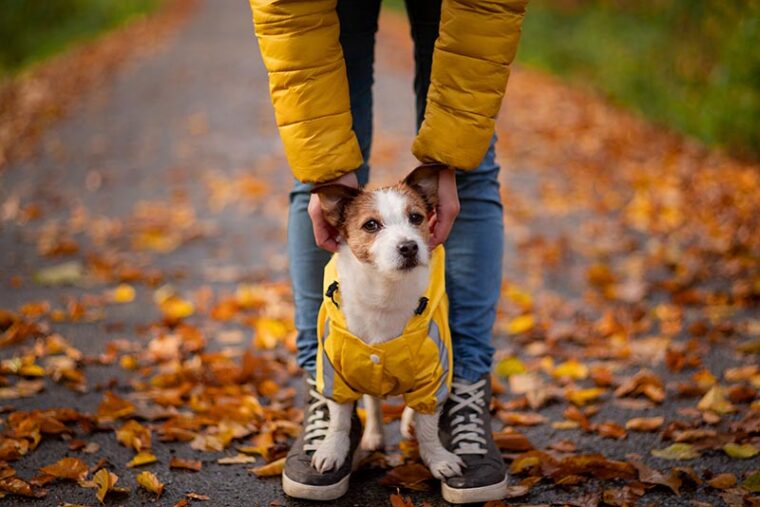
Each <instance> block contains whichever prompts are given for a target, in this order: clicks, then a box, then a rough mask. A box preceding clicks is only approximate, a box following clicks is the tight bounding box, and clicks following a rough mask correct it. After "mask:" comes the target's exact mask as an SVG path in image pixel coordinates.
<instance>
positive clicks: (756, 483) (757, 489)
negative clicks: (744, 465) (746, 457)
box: [742, 470, 760, 493]
mask: <svg viewBox="0 0 760 507" xmlns="http://www.w3.org/2000/svg"><path fill="white" fill-rule="evenodd" d="M742 488H744V489H746V490H747V491H749V492H750V493H760V470H755V471H754V472H751V473H750V474H749V475H747V477H746V478H745V479H744V481H742Z"/></svg>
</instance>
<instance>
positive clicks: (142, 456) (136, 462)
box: [127, 451, 158, 468]
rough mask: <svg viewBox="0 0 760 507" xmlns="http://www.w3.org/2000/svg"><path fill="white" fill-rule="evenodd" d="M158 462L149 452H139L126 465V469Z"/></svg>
mask: <svg viewBox="0 0 760 507" xmlns="http://www.w3.org/2000/svg"><path fill="white" fill-rule="evenodd" d="M156 461H158V458H157V457H156V456H155V455H154V454H153V453H152V452H150V451H140V452H138V453H137V454H135V456H134V457H133V458H132V459H131V460H129V462H128V463H127V467H128V468H133V467H139V466H143V465H150V464H151V463H155V462H156Z"/></svg>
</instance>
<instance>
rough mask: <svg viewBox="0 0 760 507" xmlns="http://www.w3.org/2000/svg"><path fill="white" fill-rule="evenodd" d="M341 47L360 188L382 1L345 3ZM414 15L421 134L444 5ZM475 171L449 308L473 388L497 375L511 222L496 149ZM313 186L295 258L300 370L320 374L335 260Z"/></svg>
mask: <svg viewBox="0 0 760 507" xmlns="http://www.w3.org/2000/svg"><path fill="white" fill-rule="evenodd" d="M337 10H338V16H339V18H340V24H341V36H340V42H341V45H342V46H343V55H344V58H345V61H346V72H347V75H348V84H349V91H350V95H351V113H352V116H353V129H354V132H355V133H356V137H357V138H358V140H359V146H360V147H361V150H362V155H363V156H364V164H363V165H362V166H361V167H359V168H358V169H357V176H358V178H359V183H360V184H361V185H362V186H363V185H366V183H367V180H368V178H369V166H368V161H369V155H370V149H371V143H372V84H373V65H374V49H375V33H376V31H377V18H378V14H379V10H380V1H379V0H373V1H363V2H356V1H350V0H348V1H340V0H339V1H338V7H337ZM407 14H408V16H409V20H410V24H411V32H412V38H413V40H414V45H415V50H414V57H415V78H414V90H415V94H416V112H417V128H419V126H420V124H421V123H422V119H423V117H424V113H425V101H426V97H427V89H428V86H429V85H430V68H431V63H432V55H433V44H434V43H435V39H436V38H437V37H438V22H439V19H440V1H431V0H422V1H419V0H408V1H407ZM495 141H496V137H495V136H494V138H493V139H492V140H491V145H490V147H489V148H488V152H487V153H486V155H485V157H483V160H482V161H481V163H480V165H479V166H478V167H477V169H475V170H474V171H457V174H456V180H457V189H458V191H459V201H460V205H461V211H460V213H459V216H458V217H457V219H456V222H455V223H454V227H453V229H452V231H451V234H450V235H449V238H448V240H447V241H446V245H445V246H446V289H447V292H448V295H449V301H450V316H449V321H450V324H451V334H452V340H453V348H454V351H453V352H454V376H455V377H456V378H459V379H464V380H469V381H474V380H477V379H479V378H480V377H482V376H483V375H484V374H486V373H489V372H490V371H491V362H492V359H493V352H494V349H493V345H492V338H493V336H492V332H493V325H494V321H495V319H496V304H497V301H498V298H499V293H500V288H501V269H502V265H501V262H502V256H503V251H504V223H503V217H502V205H501V198H500V195H499V166H498V165H497V164H496V160H495V153H494V143H495ZM310 190H311V185H308V184H304V183H301V182H296V183H295V185H294V187H293V190H292V191H291V193H290V210H289V214H288V257H289V261H290V276H291V279H292V283H293V294H294V298H295V305H296V319H295V324H296V328H297V329H298V337H297V340H296V344H297V348H298V354H297V360H298V364H299V366H301V367H302V368H304V369H305V370H306V371H308V372H309V373H311V374H312V375H314V374H315V371H316V357H317V314H318V313H319V306H320V304H321V302H322V290H323V288H322V274H323V271H324V266H325V264H326V263H327V261H328V260H329V258H330V254H329V253H328V252H326V251H324V250H322V249H320V248H319V247H317V245H316V243H315V242H314V235H313V233H312V226H311V219H310V218H309V215H308V213H307V206H308V203H309V198H310Z"/></svg>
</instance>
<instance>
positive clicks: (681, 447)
mask: <svg viewBox="0 0 760 507" xmlns="http://www.w3.org/2000/svg"><path fill="white" fill-rule="evenodd" d="M652 456H654V457H656V458H662V459H670V460H679V461H680V460H690V459H695V458H698V457H699V451H698V450H697V449H696V448H695V447H694V446H693V445H691V444H673V445H671V446H669V447H666V448H665V449H652Z"/></svg>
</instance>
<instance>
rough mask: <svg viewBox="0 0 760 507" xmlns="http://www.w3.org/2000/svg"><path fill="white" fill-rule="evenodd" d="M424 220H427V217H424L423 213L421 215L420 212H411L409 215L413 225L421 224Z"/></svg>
mask: <svg viewBox="0 0 760 507" xmlns="http://www.w3.org/2000/svg"><path fill="white" fill-rule="evenodd" d="M423 220H425V217H423V216H422V215H420V214H419V213H411V214H410V215H409V221H410V222H411V223H412V224H413V225H420V224H421V223H422V221H423Z"/></svg>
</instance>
